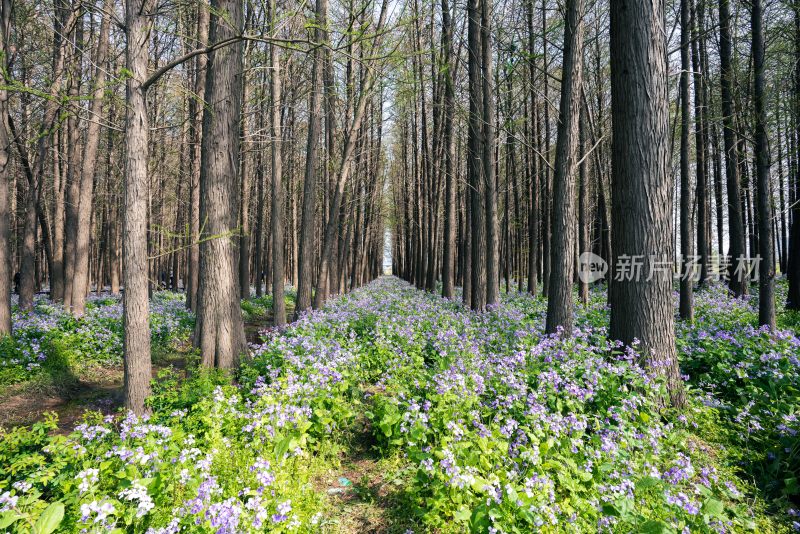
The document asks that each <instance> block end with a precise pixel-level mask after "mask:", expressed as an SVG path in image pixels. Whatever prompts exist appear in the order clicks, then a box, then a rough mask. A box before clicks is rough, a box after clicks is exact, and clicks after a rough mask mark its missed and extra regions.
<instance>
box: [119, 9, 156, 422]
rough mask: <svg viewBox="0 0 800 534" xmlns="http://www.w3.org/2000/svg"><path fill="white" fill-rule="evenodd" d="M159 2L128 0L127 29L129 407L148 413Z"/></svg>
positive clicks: (125, 304)
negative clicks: (153, 20)
mask: <svg viewBox="0 0 800 534" xmlns="http://www.w3.org/2000/svg"><path fill="white" fill-rule="evenodd" d="M153 9H154V1H153V0H128V2H127V4H126V9H125V27H126V29H127V33H128V41H127V47H126V49H125V50H126V68H127V69H128V71H129V73H130V74H129V77H128V81H127V104H128V110H127V117H126V125H125V137H126V143H125V162H126V169H125V210H124V212H125V214H124V228H123V238H122V244H123V257H124V261H123V263H122V278H123V284H124V286H125V291H124V293H123V295H122V305H123V324H124V335H123V351H124V359H123V361H124V365H125V386H124V392H125V407H126V408H128V409H129V410H132V411H133V412H134V413H137V414H141V413H144V411H145V404H144V403H145V399H146V398H147V396H148V395H149V394H150V378H151V377H150V373H151V371H150V370H151V363H150V325H149V320H150V302H149V300H148V291H147V286H148V281H147V189H148V187H147V186H148V183H147V182H148V177H147V154H148V136H149V132H148V128H149V125H148V120H147V97H146V94H145V91H144V90H143V88H142V83H143V82H144V80H145V79H146V78H147V63H148V50H149V27H150V17H151V16H152V13H153Z"/></svg>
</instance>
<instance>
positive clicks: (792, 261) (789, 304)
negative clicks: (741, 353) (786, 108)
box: [786, 4, 800, 310]
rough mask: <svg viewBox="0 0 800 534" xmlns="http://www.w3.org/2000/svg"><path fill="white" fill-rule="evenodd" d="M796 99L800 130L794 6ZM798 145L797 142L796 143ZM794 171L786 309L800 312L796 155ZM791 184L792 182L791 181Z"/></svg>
mask: <svg viewBox="0 0 800 534" xmlns="http://www.w3.org/2000/svg"><path fill="white" fill-rule="evenodd" d="M794 60H795V61H794V64H795V70H794V95H793V96H794V98H793V99H792V104H793V106H792V107H793V111H794V116H795V118H794V120H795V124H796V127H797V128H800V5H797V4H795V5H794ZM795 142H796V143H797V141H795ZM794 156H795V158H796V159H795V169H794V171H795V172H794V173H793V174H794V176H793V179H794V187H793V188H792V187H790V191H791V189H794V191H795V194H794V196H792V195H791V193H790V195H789V199H790V200H793V201H794V202H793V203H792V211H791V224H790V225H789V260H788V271H787V273H786V274H787V276H788V278H789V294H788V295H787V297H786V308H787V309H789V310H800V202H798V200H800V199H798V198H797V196H798V192H800V173H798V172H797V165H798V163H797V160H798V159H800V157H799V156H798V154H795V155H794ZM790 183H791V180H790Z"/></svg>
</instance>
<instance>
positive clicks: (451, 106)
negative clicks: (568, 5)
mask: <svg viewBox="0 0 800 534" xmlns="http://www.w3.org/2000/svg"><path fill="white" fill-rule="evenodd" d="M441 2H442V54H443V57H444V65H443V69H444V72H443V73H442V83H443V85H444V98H443V105H442V112H443V115H444V116H443V125H442V134H443V140H442V145H443V150H444V175H445V201H444V209H445V217H444V253H443V256H442V296H443V297H444V298H446V299H451V298H453V293H454V279H455V252H456V250H455V249H456V202H457V200H456V190H457V187H458V186H457V183H456V176H455V169H454V166H453V160H454V159H455V143H454V142H453V114H454V112H455V88H454V84H455V81H454V80H453V71H454V70H455V64H454V61H453V27H452V20H451V16H450V4H449V2H448V0H441ZM379 157H380V156H379Z"/></svg>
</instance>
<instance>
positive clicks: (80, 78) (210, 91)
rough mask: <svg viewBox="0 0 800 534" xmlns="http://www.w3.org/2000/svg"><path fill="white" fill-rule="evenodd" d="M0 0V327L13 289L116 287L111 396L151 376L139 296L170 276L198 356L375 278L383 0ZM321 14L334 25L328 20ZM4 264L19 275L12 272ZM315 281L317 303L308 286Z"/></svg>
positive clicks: (131, 402)
mask: <svg viewBox="0 0 800 534" xmlns="http://www.w3.org/2000/svg"><path fill="white" fill-rule="evenodd" d="M122 7H123V6H117V5H116V4H115V3H114V2H111V1H110V0H97V1H95V0H91V1H85V0H55V2H54V4H52V5H48V4H40V3H35V2H26V1H20V2H13V3H12V2H10V1H6V2H3V3H2V5H0V8H2V11H0V20H2V21H3V22H2V28H1V29H2V35H0V47H1V48H0V59H2V71H3V74H4V84H3V87H2V89H0V149H1V150H0V336H2V335H4V334H7V333H9V332H10V331H11V314H10V292H11V285H12V280H14V279H16V288H17V292H18V293H19V306H20V308H21V309H22V310H23V311H25V310H30V309H31V308H32V307H33V300H34V295H35V293H36V291H37V290H40V289H48V288H49V291H50V296H51V298H52V299H53V300H54V301H55V302H59V303H62V304H63V305H64V307H65V309H67V310H69V311H70V312H71V313H72V314H74V315H75V316H76V317H80V316H82V315H83V314H84V313H85V309H86V296H87V294H88V293H89V290H90V289H94V290H97V291H101V290H103V289H104V288H107V289H108V290H110V291H111V292H112V293H119V292H120V291H122V294H123V304H124V329H125V335H124V353H125V357H124V362H125V399H126V405H127V406H128V407H129V408H131V409H133V410H135V411H137V412H141V411H142V410H144V400H145V398H146V396H147V394H148V392H149V382H150V373H151V370H150V332H149V325H148V321H149V297H150V295H151V294H152V292H153V291H154V290H155V289H157V288H159V287H167V288H171V289H185V290H186V302H187V306H188V307H189V308H191V309H193V310H194V311H195V312H196V316H197V321H196V328H195V336H194V343H195V346H196V347H197V348H198V349H199V350H200V353H201V356H202V363H203V364H204V365H207V366H214V367H219V368H231V367H233V366H234V365H235V364H236V361H237V359H238V357H239V356H240V355H241V354H243V353H244V352H245V351H246V340H245V333H244V332H245V331H244V325H243V320H242V314H241V308H240V305H239V301H240V298H246V297H249V296H250V292H251V286H255V293H256V294H257V295H262V294H264V293H265V292H266V293H270V292H271V293H272V294H273V297H274V298H273V299H272V302H273V309H272V316H273V322H274V324H275V325H276V326H281V325H283V324H285V322H286V321H287V310H286V306H285V301H284V298H283V295H284V287H285V284H286V283H287V282H288V283H291V284H293V285H295V286H296V287H297V288H298V297H297V304H296V309H295V313H302V312H304V311H307V310H309V309H311V308H312V306H313V307H319V306H321V305H323V304H324V302H325V301H326V299H327V298H329V296H330V295H331V294H337V293H343V292H346V291H349V290H350V289H352V288H354V287H357V286H359V285H361V284H363V283H365V282H366V281H368V280H371V279H372V278H374V277H376V276H378V275H379V274H380V272H381V269H382V265H381V262H382V255H383V242H384V219H385V217H384V212H385V206H384V204H385V202H384V188H383V186H382V183H383V180H382V178H383V173H384V171H383V168H384V163H385V158H384V157H383V153H384V151H385V150H384V149H385V147H384V146H383V145H382V125H383V120H384V119H383V117H384V109H383V108H384V98H385V82H384V81H383V80H384V78H383V73H384V72H385V68H386V65H387V64H388V61H389V59H390V57H391V54H390V44H391V43H387V42H386V41H385V40H384V35H385V34H387V33H388V29H387V25H388V24H389V20H388V2H386V1H385V0H384V1H383V2H382V3H373V2H372V1H368V2H366V3H364V4H355V3H353V2H349V3H345V4H343V5H336V6H335V7H336V11H335V13H334V14H333V15H330V14H329V4H328V0H317V2H316V5H315V6H307V5H306V4H304V3H292V2H282V3H280V4H279V5H278V4H276V1H275V0H265V1H263V2H261V1H253V2H238V1H236V0H214V1H212V2H211V4H210V5H209V4H207V3H206V2H205V1H195V0H190V1H186V2H179V3H178V4H175V3H169V4H166V3H163V4H162V3H159V2H157V1H156V0H129V1H128V2H127V3H126V5H125V6H124V10H123V9H121V8H122ZM332 28H336V30H335V31H334V30H333V29H332ZM15 273H16V274H15ZM312 296H313V301H312Z"/></svg>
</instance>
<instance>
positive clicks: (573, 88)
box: [546, 0, 583, 336]
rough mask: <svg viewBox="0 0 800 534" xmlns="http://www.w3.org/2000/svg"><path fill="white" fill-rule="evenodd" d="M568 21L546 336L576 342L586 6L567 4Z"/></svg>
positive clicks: (570, 0)
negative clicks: (574, 314)
mask: <svg viewBox="0 0 800 534" xmlns="http://www.w3.org/2000/svg"><path fill="white" fill-rule="evenodd" d="M565 9H566V19H565V21H564V60H563V69H562V72H563V75H562V76H563V77H562V80H561V102H560V104H559V117H558V138H557V140H556V167H555V175H554V177H553V208H552V210H553V211H552V222H551V225H550V227H551V229H552V232H553V239H552V242H551V243H550V269H551V270H550V286H549V291H548V294H547V324H546V332H547V333H549V334H553V333H556V332H558V331H559V329H562V335H564V336H571V335H572V326H573V317H572V285H573V284H572V281H573V273H574V270H575V215H576V213H575V178H576V174H577V170H578V168H577V163H578V159H577V152H578V136H579V127H580V114H581V84H582V78H583V60H582V57H583V22H582V18H583V3H582V0H567V3H566V6H565Z"/></svg>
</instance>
